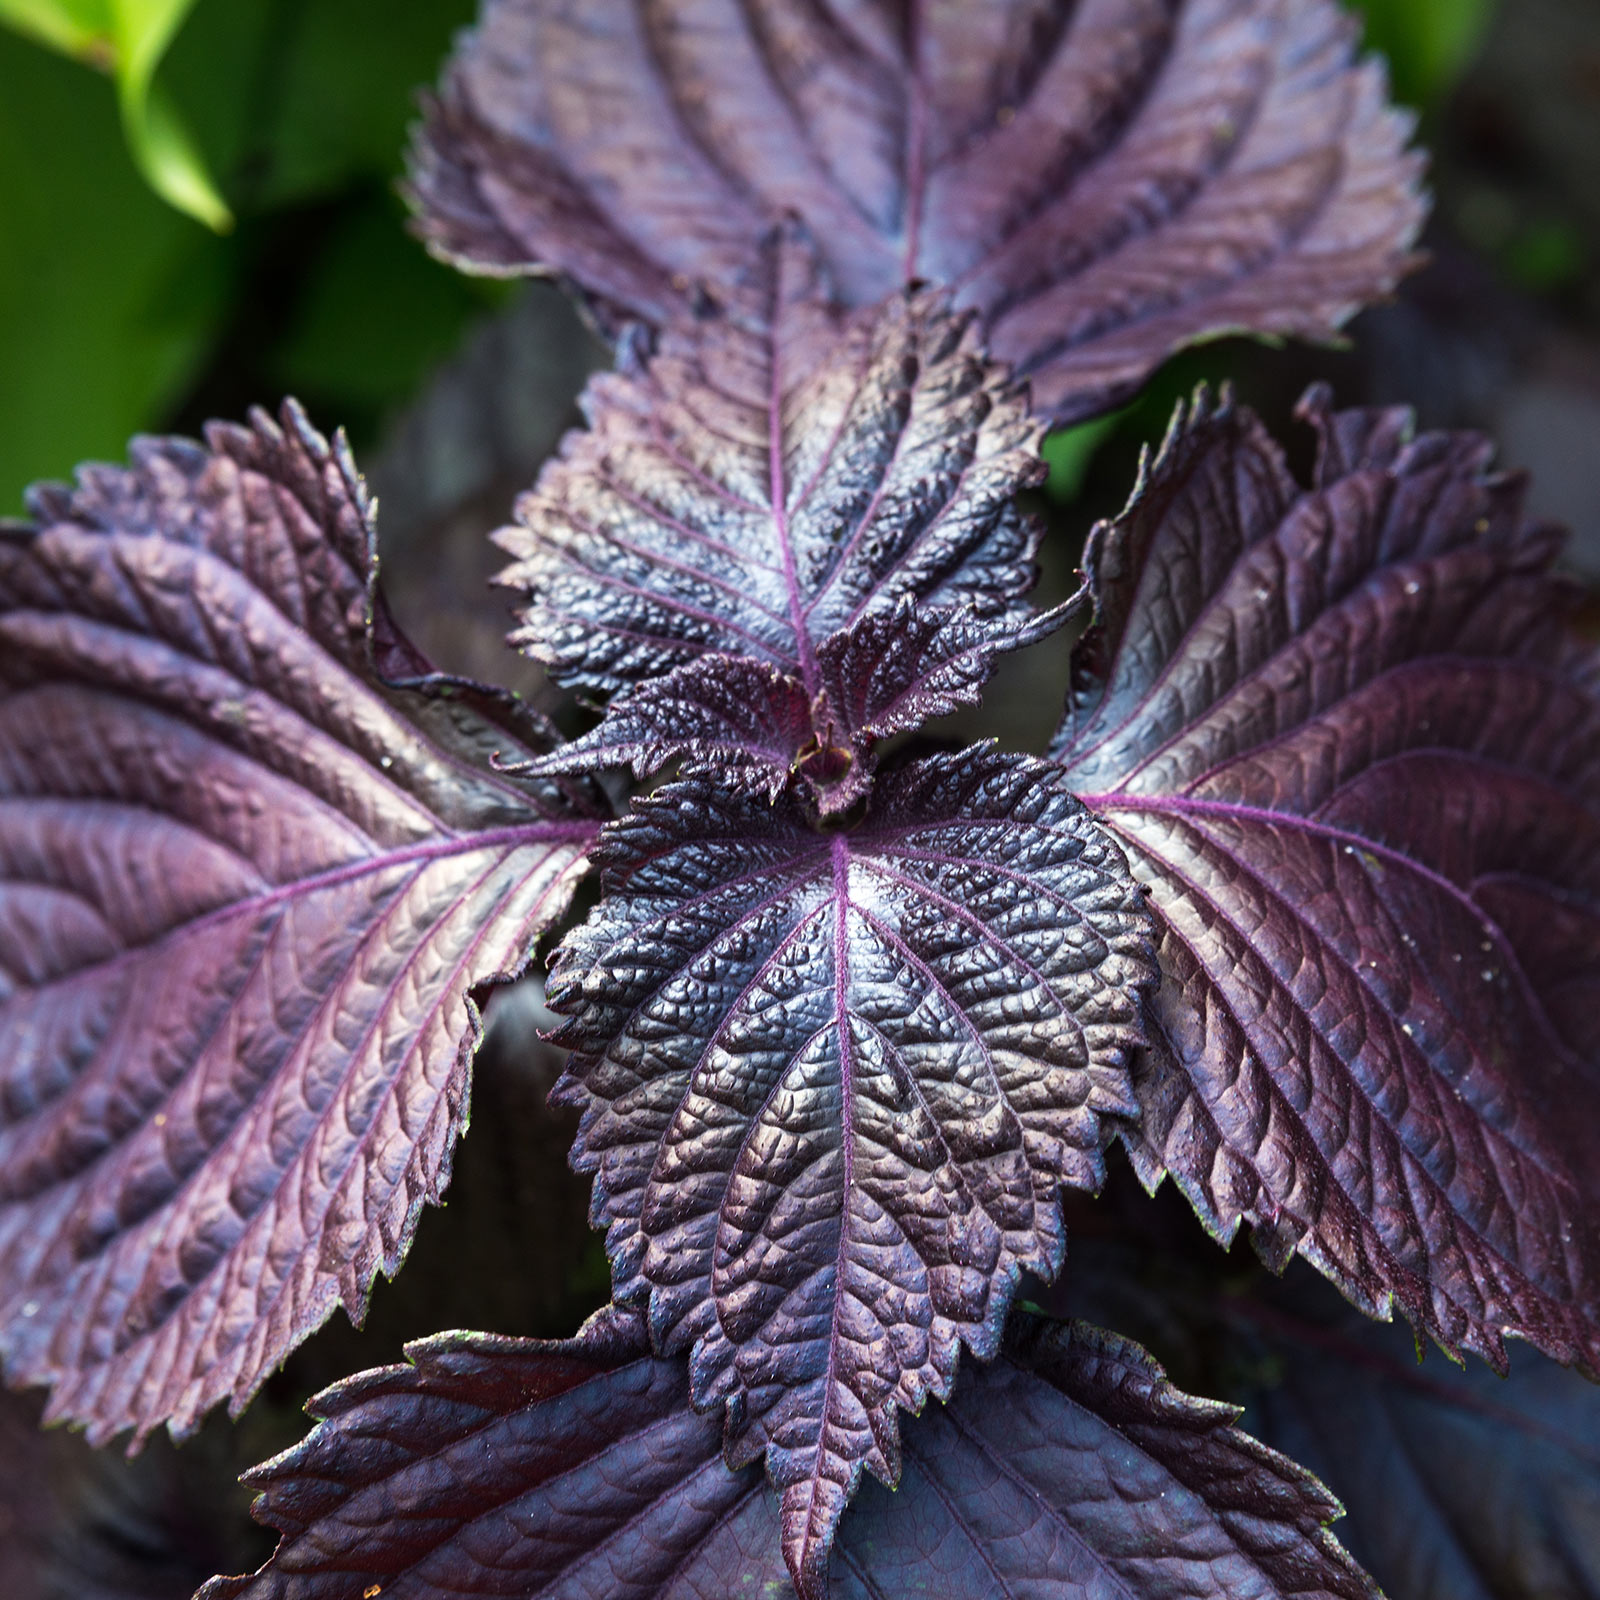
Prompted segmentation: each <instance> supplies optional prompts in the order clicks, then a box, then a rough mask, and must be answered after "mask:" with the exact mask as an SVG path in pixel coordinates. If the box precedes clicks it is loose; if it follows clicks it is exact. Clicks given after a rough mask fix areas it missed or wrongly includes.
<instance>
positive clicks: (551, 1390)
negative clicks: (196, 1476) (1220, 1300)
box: [198, 1307, 1377, 1600]
mask: <svg viewBox="0 0 1600 1600" xmlns="http://www.w3.org/2000/svg"><path fill="white" fill-rule="evenodd" d="M406 1353H407V1355H408V1356H409V1358H410V1361H411V1365H409V1366H399V1367H388V1368H382V1369H379V1370H377V1371H374V1372H367V1373H363V1374H361V1375H360V1376H358V1377H354V1378H350V1379H348V1380H346V1381H345V1382H343V1383H340V1384H337V1385H336V1386H335V1387H333V1388H332V1389H329V1390H328V1391H327V1392H326V1393H324V1394H322V1395H320V1396H318V1398H317V1399H316V1400H314V1401H313V1402H312V1404H311V1409H312V1411H313V1413H314V1414H315V1415H316V1416H317V1417H319V1418H321V1419H322V1420H321V1421H320V1422H319V1423H318V1425H317V1427H316V1428H315V1429H314V1430H313V1432H312V1433H311V1434H310V1435H309V1436H308V1437H307V1438H306V1439H305V1440H304V1442H303V1443H301V1444H299V1445H298V1446H296V1447H295V1448H294V1449H292V1450H289V1451H287V1452H285V1453H284V1454H283V1455H281V1456H279V1457H277V1458H276V1459H275V1460H273V1461H269V1462H267V1463H266V1464H265V1465H264V1466H261V1467H258V1468H256V1470H255V1471H254V1472H253V1473H251V1474H250V1475H249V1477H248V1478H247V1480H246V1481H247V1482H249V1483H251V1484H253V1485H254V1486H255V1487H256V1488H258V1489H260V1491H261V1494H260V1496H259V1498H258V1499H257V1501H256V1506H255V1512H256V1515H257V1517H258V1518H260V1520H261V1521H263V1522H265V1523H267V1524H268V1525H270V1526H272V1527H275V1528H277V1529H279V1530H280V1531H281V1532H282V1534H283V1538H282V1541H281V1542H280V1544H279V1546H278V1550H277V1553H276V1554H275V1555H274V1556H273V1557H272V1559H271V1560H270V1561H269V1562H268V1563H267V1564H266V1565H265V1566H264V1567H263V1568H262V1569H261V1570H260V1572H258V1573H256V1574H254V1575H253V1576H250V1577H243V1578H214V1579H213V1580H212V1581H211V1583H209V1584H208V1585H207V1586H206V1587H205V1588H204V1589H203V1590H202V1591H201V1593H200V1596H199V1597H198V1600H349V1597H352V1596H356V1595H362V1594H366V1595H375V1594H378V1593H381V1594H382V1595H383V1597H384V1600H434V1597H436V1596H440V1595H451V1596H456V1597H483V1600H488V1597H491V1596H495V1597H510V1596H516V1597H518V1600H540V1597H544V1596H552V1597H553V1596H556V1595H561V1596H563V1597H564V1600H711V1597H713V1596H714V1597H716V1600H723V1597H725V1596H743V1595H750V1596H753V1597H754V1596H761V1597H767V1600H781V1597H782V1596H785V1595H788V1596H791V1597H792V1595H793V1593H794V1591H793V1589H792V1588H791V1587H790V1580H789V1576H788V1574H787V1573H786V1572H785V1570H784V1566H783V1561H782V1558H781V1556H780V1554H779V1523H780V1511H779V1507H778V1504H777V1497H776V1496H775V1495H774V1494H773V1493H772V1491H771V1489H770V1488H769V1487H768V1486H767V1484H766V1482H765V1481H764V1479H763V1478H762V1476H761V1473H760V1471H759V1469H757V1468H754V1467H745V1468H743V1469H741V1470H739V1471H736V1472H735V1471H730V1470H729V1469H728V1468H727V1466H726V1465H724V1463H723V1460H722V1457H721V1452H720V1450H719V1448H718V1446H719V1442H720V1441H719V1439H718V1429H717V1427H716V1424H715V1422H714V1421H713V1420H712V1419H710V1418H707V1417H705V1416H702V1415H698V1414H697V1413H696V1412H695V1411H694V1410H693V1409H692V1408H691V1405H690V1396H689V1392H688V1388H689V1386H688V1383H687V1382H686V1380H685V1374H684V1370H683V1366H682V1363H681V1362H677V1361H672V1360H663V1359H661V1358H659V1357H655V1356H652V1355H651V1354H650V1350H649V1343H648V1340H647V1338H646V1337H645V1334H644V1330H643V1328H642V1326H641V1319H640V1318H639V1315H638V1313H636V1312H634V1313H630V1312H628V1311H626V1310H618V1309H615V1308H611V1307H608V1308H607V1309H606V1310H605V1311H603V1312H601V1313H599V1315H598V1316H597V1317H595V1318H594V1319H593V1320H592V1321H591V1322H590V1323H589V1324H588V1325H587V1326H586V1327H585V1328H584V1330H583V1331H582V1332H581V1333H580V1334H579V1335H578V1337H577V1338H576V1339H571V1340H568V1341H565V1342H564V1343H561V1344H553V1343H551V1344H541V1343H536V1342H534V1341H531V1340H515V1339H501V1338H494V1337H492V1336H489V1335H485V1334H441V1335H439V1336H437V1337H435V1338H432V1339H425V1340H422V1341H419V1342H418V1343H416V1344H413V1345H411V1346H409V1347H408V1349H407V1352H406ZM1236 1415H1237V1413H1236V1411H1235V1410H1234V1408H1233V1407H1231V1406H1224V1405H1219V1404H1217V1403H1216V1402H1214V1401H1208V1400H1197V1399H1193V1398H1191V1397H1190V1396H1188V1395H1185V1394H1183V1393H1181V1392H1180V1391H1178V1390H1177V1389H1174V1388H1173V1387H1172V1385H1171V1384H1170V1383H1169V1382H1168V1381H1167V1379H1166V1377H1165V1375H1164V1374H1163V1373H1162V1371H1161V1369H1160V1367H1158V1366H1157V1365H1156V1363H1155V1362H1154V1361H1152V1360H1151V1359H1150V1357H1149V1356H1148V1355H1146V1354H1145V1352H1144V1351H1143V1350H1141V1349H1140V1348H1139V1347H1138V1346H1137V1345H1134V1344H1130V1343H1129V1342H1128V1341H1127V1340H1125V1339H1120V1338H1118V1337H1117V1336H1116V1335H1114V1334H1108V1333H1102V1332H1101V1331H1099V1330H1098V1329H1095V1328H1091V1327H1089V1326H1087V1325H1086V1324H1083V1323H1074V1324H1072V1325H1070V1326H1069V1325H1051V1324H1048V1323H1045V1322H1043V1321H1042V1320H1038V1319H1033V1318H1019V1319H1018V1321H1017V1324H1016V1326H1015V1330H1014V1332H1013V1334H1012V1336H1011V1337H1010V1338H1009V1339H1008V1341H1007V1344H1006V1349H1005V1354H1004V1355H1003V1356H1002V1357H1001V1358H1000V1359H999V1360H997V1361H996V1362H994V1363H993V1364H992V1365H989V1366H980V1367H976V1368H974V1369H973V1370H972V1371H971V1372H970V1373H968V1374H966V1375H965V1376H964V1378H963V1381H962V1385H961V1388H960V1390H959V1391H958V1392H957V1394H956V1395H955V1397H954V1398H953V1399H952V1400H951V1402H950V1404H949V1405H948V1406H943V1407H934V1408H931V1409H930V1411H929V1412H928V1413H927V1414H926V1415H925V1416H924V1417H922V1418H921V1419H920V1420H919V1421H917V1422H916V1423H914V1424H913V1425H911V1426H910V1427H909V1428H908V1429H907V1430H906V1441H905V1450H904V1457H905V1460H904V1472H903V1475H902V1478H901V1484H900V1488H899V1490H898V1492H897V1493H895V1494H893V1495H891V1494H890V1493H889V1492H888V1491H887V1490H884V1489H879V1488H877V1487H876V1486H869V1487H868V1488H867V1489H866V1490H865V1491H864V1492H863V1494H862V1496H861V1499H860V1501H859V1502H858V1504H857V1505H856V1506H855V1507H854V1508H853V1509H852V1510H851V1511H850V1512H849V1513H848V1514H847V1515H846V1517H845V1518H844V1521H843V1523H842V1525H841V1526H840V1529H839V1537H838V1541H837V1543H836V1545H835V1547H834V1549H833V1552H832V1560H831V1564H830V1571H829V1574H828V1577H829V1579H831V1581H824V1580H819V1581H817V1582H816V1583H815V1584H814V1585H813V1586H812V1589H811V1593H812V1594H813V1595H822V1594H825V1593H829V1592H831V1593H832V1595H833V1596H835V1600H911V1597H913V1596H938V1597H939V1600H991V1597H993V1596H995V1595H999V1594H1014V1595H1023V1594H1028V1595H1032V1594H1040V1595H1044V1594H1049V1595H1051V1596H1057V1597H1060V1600H1089V1597H1091V1596H1095V1595H1100V1594H1105V1593H1115V1594H1118V1595H1123V1596H1126V1597H1128V1600H1172V1597H1174V1596H1177V1595H1182V1596H1185V1597H1186V1600H1234V1597H1237V1596H1240V1595H1250V1596H1252V1597H1255V1600H1291V1597H1292V1600H1332V1597H1335V1596H1337V1597H1341V1600H1372V1597H1375V1596H1376V1594H1377V1591H1376V1589H1375V1587H1374V1586H1373V1584H1372V1583H1371V1581H1370V1580H1369V1579H1368V1578H1367V1577H1366V1576H1365V1574H1363V1573H1362V1572H1361V1571H1360V1570H1359V1569H1358V1568H1357V1567H1356V1566H1355V1565H1354V1563H1353V1562H1352V1561H1351V1560H1350V1558H1349V1556H1348V1555H1346V1553H1345V1552H1344V1551H1343V1550H1342V1549H1341V1548H1340V1546H1339V1544H1338V1543H1337V1541H1336V1540H1335V1539H1334V1538H1333V1536H1332V1535H1331V1534H1330V1533H1329V1532H1328V1530H1327V1524H1328V1523H1329V1522H1330V1521H1331V1520H1332V1519H1333V1518H1335V1517H1337V1516H1338V1515H1339V1506H1338V1503H1337V1502H1336V1501H1335V1500H1334V1499H1333V1498H1332V1496H1331V1495H1329V1494H1328V1492H1327V1491H1326V1490H1325V1489H1324V1488H1323V1487H1322V1486H1321V1485H1320V1484H1319V1483H1317V1482H1316V1480H1315V1479H1314V1478H1312V1477H1311V1476H1310V1475H1309V1474H1308V1473H1306V1472H1304V1471H1302V1470H1301V1469H1300V1468H1298V1467H1296V1466H1295V1465H1294V1464H1293V1463H1292V1462H1290V1461H1288V1460H1286V1459H1285V1458H1284V1457H1282V1456H1280V1455H1278V1454H1276V1453H1275V1452H1274V1451H1271V1450H1268V1449H1266V1448H1265V1447H1264V1446H1262V1445H1260V1444H1258V1443H1257V1442H1256V1441H1255V1440H1254V1439H1252V1438H1250V1437H1249V1436H1248V1435H1247V1434H1244V1433H1242V1432H1240V1431H1239V1429H1238V1428H1237V1427H1235V1426H1234V1419H1235V1417H1236Z"/></svg>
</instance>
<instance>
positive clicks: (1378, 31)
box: [1354, 0, 1496, 107]
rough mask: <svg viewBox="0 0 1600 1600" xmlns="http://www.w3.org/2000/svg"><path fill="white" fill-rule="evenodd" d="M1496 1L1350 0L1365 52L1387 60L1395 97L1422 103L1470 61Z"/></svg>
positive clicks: (1447, 86) (1439, 94)
mask: <svg viewBox="0 0 1600 1600" xmlns="http://www.w3.org/2000/svg"><path fill="white" fill-rule="evenodd" d="M1495 4H1496V0H1354V8H1355V9H1356V10H1357V11H1360V12H1362V13H1363V14H1364V16H1365V18H1366V43H1367V48H1368V49H1370V50H1377V51H1380V52H1381V53H1382V54H1383V55H1385V56H1387V57H1388V58H1389V75H1390V81H1391V82H1392V83H1393V85H1394V92H1395V96H1396V98H1397V99H1400V100H1403V101H1405V102H1406V104H1407V105H1413V106H1421V107H1428V106H1431V105H1433V104H1434V103H1435V102H1436V101H1438V100H1440V99H1442V98H1443V97H1444V96H1445V95H1446V94H1448V93H1449V91H1450V90H1451V89H1453V88H1454V87H1455V85H1456V82H1457V80H1458V79H1459V78H1460V77H1461V74H1462V73H1463V72H1465V71H1466V69H1467V68H1468V67H1469V66H1470V65H1471V64H1472V57H1473V55H1474V53H1475V52H1476V51H1477V49H1478V46H1479V45H1480V44H1482V43H1483V39H1484V35H1485V34H1486V33H1487V31H1488V27H1489V23H1490V20H1491V19H1492V18H1493V16H1494V11H1495Z"/></svg>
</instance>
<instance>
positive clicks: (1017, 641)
mask: <svg viewBox="0 0 1600 1600" xmlns="http://www.w3.org/2000/svg"><path fill="white" fill-rule="evenodd" d="M1085 598H1086V597H1085V596H1084V595H1081V594H1080V595H1079V596H1076V597H1074V599H1072V600H1070V601H1068V602H1066V603H1065V604H1064V605H1061V606H1058V607H1056V608H1055V609H1054V610H1052V611H1047V612H1044V613H1042V614H1041V615H1039V616H1037V617H1034V618H1031V619H1030V620H1027V621H1024V622H1015V623H998V624H997V623H996V622H994V621H993V620H992V619H990V618H988V617H985V616H983V615H982V614H981V613H979V612H978V611H976V610H975V609H974V608H973V607H971V606H961V607H959V608H956V607H941V608H939V609H937V610H933V611H924V610H922V609H920V608H919V607H918V606H917V605H916V603H915V602H914V601H912V600H910V599H909V598H908V599H904V600H902V601H901V602H900V604H899V605H897V606H896V607H895V609H894V610H892V611H882V610H880V611H873V612H869V613H868V614H867V615H866V616H864V617H863V618H862V619H861V620H860V621H859V622H857V623H856V624H855V625H854V626H852V627H851V628H849V629H847V630H845V631H844V632H841V633H836V634H832V635H830V636H829V637H828V638H827V639H825V640H823V642H822V644H821V645H820V646H819V647H818V650H817V680H818V683H819V690H818V693H817V695H816V698H815V699H814V700H811V701H808V700H807V698H806V692H805V687H804V685H803V684H802V683H800V682H799V681H798V680H797V679H796V678H794V677H792V676H790V675H789V674H788V673H785V672H782V671H780V670H779V669H778V668H776V667H774V666H771V665H769V664H767V663H765V662H760V661H752V660H750V659H748V658H747V657H742V656H720V655H718V656H704V657H702V658H701V659H700V660H698V661H693V662H690V663H688V664H687V665H685V666H681V667H675V668H673V670H672V671H671V672H669V673H668V674H667V675H666V676H665V677H663V678H653V679H651V680H649V681H648V682H646V683H642V684H640V685H639V686H638V687H637V688H636V689H634V690H632V691H631V692H630V693H628V694H626V695H623V696H621V697H620V698H619V699H617V700H616V701H614V702H613V703H612V705H611V706H610V707H609V709H608V712H607V715H606V719H605V721H604V722H603V723H601V725H600V726H599V727H598V728H596V729H595V730H594V731H593V732H592V733H589V734H586V735H585V736H584V737H583V738H581V739H577V740H575V741H574V742H573V743H571V744H568V745H562V746H561V747H559V748H558V749H557V750H555V751H553V752H552V753H551V754H550V755H548V756H543V757H541V758H540V759H539V760H537V761H535V762H533V763H532V764H531V767H530V769H529V770H531V771H534V772H550V773H558V772H587V771H593V770H595V769H596V768H601V767H607V766H625V765H631V766H632V767H633V769H634V771H635V773H636V774H637V775H638V776H640V777H643V776H644V775H645V774H646V773H649V772H654V771H655V770H656V769H657V768H659V767H661V766H663V765H665V764H666V763H667V762H668V761H670V760H672V759H674V758H675V757H679V756H687V757H689V758H690V761H691V766H692V767H693V768H695V769H698V768H701V767H705V768H707V769H715V770H718V771H720V772H722V773H723V774H724V775H725V776H731V775H734V774H738V775H741V776H744V777H746V778H747V779H748V781H750V782H751V783H753V784H755V785H757V786H764V787H765V788H766V790H767V792H768V794H769V795H770V796H771V797H772V798H774V799H776V798H777V795H778V793H779V791H780V790H782V789H783V787H784V785H785V784H786V783H787V782H788V781H789V778H790V775H791V774H793V773H795V772H798V773H800V774H802V776H803V777H804V778H805V780H806V784H807V787H808V789H809V791H810V793H811V794H812V797H813V798H814V800H815V801H816V803H817V805H818V809H819V811H821V812H822V813H823V814H829V813H833V812H839V811H844V810H847V809H848V808H849V807H850V806H852V805H853V804H855V802H856V801H858V800H859V799H860V798H861V797H862V796H863V795H864V794H865V793H866V792H867V790H868V788H869V787H870V785H871V776H872V760H873V758H872V747H873V746H874V745H875V744H876V743H877V742H878V741H879V740H881V739H887V738H888V737H889V736H890V735H891V734H895V733H903V732H907V731H909V730H911V729H914V728H918V727H920V726H921V725H922V724H923V723H924V722H927V721H930V720H931V719H932V718H934V717H942V716H944V715H946V714H947V713H949V712H951V711H954V710H955V709H956V708H957V707H958V706H964V705H976V704H977V702H978V698H979V696H980V694H981V693H982V690H983V686H984V685H985V684H986V683H987V682H988V681H989V677H990V675H991V674H992V673H993V671H994V668H995V664H996V661H997V660H998V658H999V657H1000V656H1001V655H1002V654H1004V653H1005V652H1006V651H1008V650H1017V649H1021V648H1023V647H1024V646H1026V645H1029V644H1033V643H1035V642H1036V641H1038V640H1039V639H1042V638H1044V637H1046V636H1047V635H1048V634H1050V633H1052V632H1054V631H1055V630H1056V629H1057V628H1059V627H1060V626H1061V625H1062V623H1063V622H1065V621H1066V620H1067V619H1068V618H1069V617H1070V616H1072V615H1073V614H1075V613H1076V612H1077V610H1078V609H1079V607H1080V605H1081V604H1082V602H1083V600H1084V599H1085Z"/></svg>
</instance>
